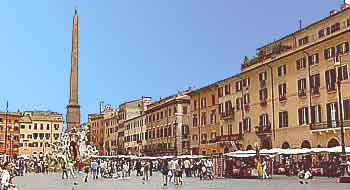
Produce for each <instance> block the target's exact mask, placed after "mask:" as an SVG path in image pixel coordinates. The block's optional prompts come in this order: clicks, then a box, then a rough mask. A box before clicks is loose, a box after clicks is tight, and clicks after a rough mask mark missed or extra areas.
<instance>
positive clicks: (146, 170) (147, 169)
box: [143, 161, 150, 181]
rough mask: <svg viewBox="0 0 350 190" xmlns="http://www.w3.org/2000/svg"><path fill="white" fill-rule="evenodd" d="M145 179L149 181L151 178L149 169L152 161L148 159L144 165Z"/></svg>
mask: <svg viewBox="0 0 350 190" xmlns="http://www.w3.org/2000/svg"><path fill="white" fill-rule="evenodd" d="M143 168H144V169H143V170H144V171H143V180H144V181H148V180H149V169H150V163H149V162H148V161H146V162H145V164H144V166H143Z"/></svg>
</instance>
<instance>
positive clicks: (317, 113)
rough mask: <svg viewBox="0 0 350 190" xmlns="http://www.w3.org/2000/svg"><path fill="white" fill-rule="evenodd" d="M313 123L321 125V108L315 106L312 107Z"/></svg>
mask: <svg viewBox="0 0 350 190" xmlns="http://www.w3.org/2000/svg"><path fill="white" fill-rule="evenodd" d="M311 123H312V124H316V123H321V106H320V105H314V106H311Z"/></svg>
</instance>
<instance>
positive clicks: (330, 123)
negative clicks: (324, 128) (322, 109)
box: [326, 103, 332, 127]
mask: <svg viewBox="0 0 350 190" xmlns="http://www.w3.org/2000/svg"><path fill="white" fill-rule="evenodd" d="M326 109H327V124H328V127H331V126H332V116H331V114H332V113H331V104H330V103H328V104H327V105H326Z"/></svg>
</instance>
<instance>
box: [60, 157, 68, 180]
mask: <svg viewBox="0 0 350 190" xmlns="http://www.w3.org/2000/svg"><path fill="white" fill-rule="evenodd" d="M61 168H62V179H64V176H66V178H67V179H68V172H67V164H66V162H65V161H63V163H62V166H61Z"/></svg>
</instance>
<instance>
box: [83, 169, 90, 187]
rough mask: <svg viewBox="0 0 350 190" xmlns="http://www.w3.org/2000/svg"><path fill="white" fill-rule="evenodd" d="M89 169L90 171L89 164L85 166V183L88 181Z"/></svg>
mask: <svg viewBox="0 0 350 190" xmlns="http://www.w3.org/2000/svg"><path fill="white" fill-rule="evenodd" d="M89 171H90V168H89V166H85V168H84V173H85V180H84V181H85V183H87V182H88V177H89Z"/></svg>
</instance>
